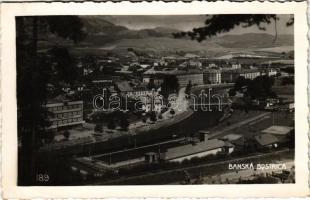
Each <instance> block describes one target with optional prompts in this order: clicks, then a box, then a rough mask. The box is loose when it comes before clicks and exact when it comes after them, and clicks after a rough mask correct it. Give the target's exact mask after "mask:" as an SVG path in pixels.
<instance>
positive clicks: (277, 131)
mask: <svg viewBox="0 0 310 200" xmlns="http://www.w3.org/2000/svg"><path fill="white" fill-rule="evenodd" d="M293 129H294V128H293V127H289V126H270V127H269V128H266V129H265V130H263V131H262V132H263V133H269V134H274V135H286V134H288V133H289V132H291V131H292V130H293Z"/></svg>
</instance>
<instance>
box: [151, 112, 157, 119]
mask: <svg viewBox="0 0 310 200" xmlns="http://www.w3.org/2000/svg"><path fill="white" fill-rule="evenodd" d="M150 120H151V121H152V122H155V121H157V117H156V113H155V111H152V112H151V113H150Z"/></svg>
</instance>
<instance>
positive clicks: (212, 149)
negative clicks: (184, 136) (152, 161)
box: [161, 139, 234, 162]
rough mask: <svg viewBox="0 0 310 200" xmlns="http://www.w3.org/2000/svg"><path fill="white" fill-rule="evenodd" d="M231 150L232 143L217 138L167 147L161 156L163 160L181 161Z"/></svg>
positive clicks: (232, 148) (227, 152) (232, 147)
mask: <svg viewBox="0 0 310 200" xmlns="http://www.w3.org/2000/svg"><path fill="white" fill-rule="evenodd" d="M233 150H234V145H233V144H231V143H229V142H224V141H222V140H219V139H210V140H205V141H202V142H198V143H194V144H187V145H183V146H178V147H173V148H170V149H167V152H165V153H163V154H162V155H161V157H162V159H163V160H165V161H170V162H182V161H183V160H185V159H188V160H190V159H191V158H194V157H204V156H207V155H216V154H218V153H225V154H230V153H231V152H233Z"/></svg>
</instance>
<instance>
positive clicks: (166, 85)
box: [160, 75, 179, 98]
mask: <svg viewBox="0 0 310 200" xmlns="http://www.w3.org/2000/svg"><path fill="white" fill-rule="evenodd" d="M178 89H179V81H178V79H177V77H176V76H175V75H168V76H165V77H164V81H163V83H162V84H161V92H160V93H161V94H162V95H163V96H164V97H166V98H167V97H168V96H169V95H170V94H171V93H176V92H177V91H178Z"/></svg>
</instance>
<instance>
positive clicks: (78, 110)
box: [46, 99, 85, 131]
mask: <svg viewBox="0 0 310 200" xmlns="http://www.w3.org/2000/svg"><path fill="white" fill-rule="evenodd" d="M46 108H47V110H48V111H49V112H50V113H51V114H50V116H49V121H50V122H51V125H50V126H49V127H48V129H52V130H56V131H57V130H66V129H69V128H72V127H74V126H78V125H82V124H83V123H84V122H85V121H84V120H83V101H68V100H57V99H54V100H52V101H50V102H48V103H47V104H46Z"/></svg>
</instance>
